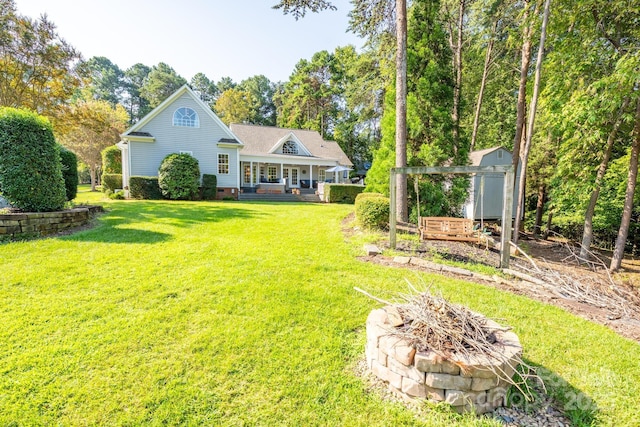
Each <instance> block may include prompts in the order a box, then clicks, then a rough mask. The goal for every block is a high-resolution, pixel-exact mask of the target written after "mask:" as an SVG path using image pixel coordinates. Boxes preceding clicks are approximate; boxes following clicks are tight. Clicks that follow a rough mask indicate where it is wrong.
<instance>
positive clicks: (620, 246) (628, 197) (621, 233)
mask: <svg viewBox="0 0 640 427" xmlns="http://www.w3.org/2000/svg"><path fill="white" fill-rule="evenodd" d="M633 133H634V136H633V142H632V144H631V158H630V160H629V178H628V180H627V192H626V194H625V198H624V208H623V209H622V220H621V221H620V229H619V230H618V237H617V238H616V246H615V248H614V250H613V256H612V257H611V266H610V267H609V270H611V271H616V270H618V269H619V268H620V266H621V265H622V258H623V257H624V247H625V244H626V242H627V236H628V235H629V224H630V223H631V213H632V212H633V195H634V193H635V191H636V181H637V179H638V153H639V152H640V99H639V100H637V101H636V118H635V125H634V128H633Z"/></svg>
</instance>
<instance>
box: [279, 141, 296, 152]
mask: <svg viewBox="0 0 640 427" xmlns="http://www.w3.org/2000/svg"><path fill="white" fill-rule="evenodd" d="M282 154H296V155H297V154H298V144H296V143H295V142H293V141H287V142H285V143H284V144H282Z"/></svg>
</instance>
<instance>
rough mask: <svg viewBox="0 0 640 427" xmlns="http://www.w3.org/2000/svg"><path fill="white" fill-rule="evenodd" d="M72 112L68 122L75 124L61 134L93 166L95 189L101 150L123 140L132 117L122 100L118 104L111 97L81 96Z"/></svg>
mask: <svg viewBox="0 0 640 427" xmlns="http://www.w3.org/2000/svg"><path fill="white" fill-rule="evenodd" d="M68 114H69V117H68V118H67V119H66V122H67V123H70V124H71V125H69V126H68V128H66V129H65V131H64V133H63V134H62V135H60V141H61V143H62V145H64V146H65V147H66V148H68V149H69V150H71V151H73V152H74V153H76V155H77V156H78V158H80V159H81V160H82V161H83V162H84V163H85V164H86V165H87V166H88V167H89V173H90V175H91V191H95V189H96V177H97V172H98V170H99V169H100V165H101V163H102V156H101V152H102V150H104V149H105V148H106V147H108V146H110V145H113V144H115V143H117V142H118V141H119V139H120V134H121V133H122V132H123V131H124V130H125V127H126V124H127V122H128V119H129V117H128V116H127V112H126V111H125V109H124V107H122V106H121V105H119V104H118V105H116V106H115V107H114V106H113V105H111V104H110V103H108V102H107V101H100V100H92V99H91V100H78V101H77V102H76V103H75V104H73V105H72V106H71V108H70V111H69V112H68Z"/></svg>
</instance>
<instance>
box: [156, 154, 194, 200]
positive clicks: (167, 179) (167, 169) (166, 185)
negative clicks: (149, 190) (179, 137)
mask: <svg viewBox="0 0 640 427" xmlns="http://www.w3.org/2000/svg"><path fill="white" fill-rule="evenodd" d="M199 183H200V167H199V165H198V160H197V159H196V158H195V157H193V156H191V155H189V154H186V153H183V154H177V153H173V154H169V155H168V156H167V157H165V158H164V160H162V163H161V164H160V169H159V170H158V185H159V186H160V190H161V191H162V195H163V196H164V197H166V198H167V199H172V200H190V199H192V198H194V197H195V196H196V195H197V194H198V184H199Z"/></svg>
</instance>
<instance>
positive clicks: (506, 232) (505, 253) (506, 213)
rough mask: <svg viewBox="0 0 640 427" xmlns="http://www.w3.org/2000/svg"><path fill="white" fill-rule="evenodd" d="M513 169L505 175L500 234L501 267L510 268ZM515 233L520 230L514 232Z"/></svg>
mask: <svg viewBox="0 0 640 427" xmlns="http://www.w3.org/2000/svg"><path fill="white" fill-rule="evenodd" d="M513 185H514V172H513V169H511V170H509V171H507V172H505V173H504V188H503V190H502V191H503V195H504V199H503V200H504V201H503V205H502V233H500V267H501V268H509V258H510V256H511V247H510V245H511V223H512V221H513ZM514 232H515V233H517V232H518V230H515V231H514Z"/></svg>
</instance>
